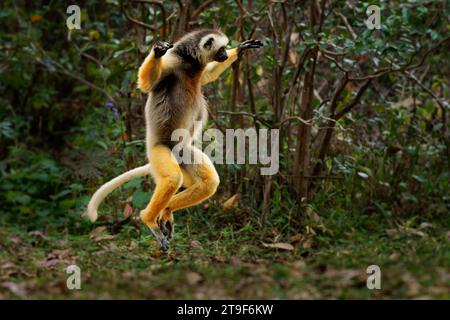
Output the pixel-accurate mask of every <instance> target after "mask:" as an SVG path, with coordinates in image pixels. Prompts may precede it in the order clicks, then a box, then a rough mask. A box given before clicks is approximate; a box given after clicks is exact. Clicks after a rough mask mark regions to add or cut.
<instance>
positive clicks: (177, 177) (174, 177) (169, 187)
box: [138, 49, 238, 229]
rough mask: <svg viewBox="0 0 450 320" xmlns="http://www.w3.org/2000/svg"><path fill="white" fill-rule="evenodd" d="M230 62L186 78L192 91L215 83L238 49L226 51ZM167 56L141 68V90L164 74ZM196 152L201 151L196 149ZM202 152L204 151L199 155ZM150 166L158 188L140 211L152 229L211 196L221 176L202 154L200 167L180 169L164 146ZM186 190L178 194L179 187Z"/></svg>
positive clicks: (151, 59)
mask: <svg viewBox="0 0 450 320" xmlns="http://www.w3.org/2000/svg"><path fill="white" fill-rule="evenodd" d="M227 55H228V59H227V60H225V61H224V62H210V63H208V64H207V65H206V67H205V69H204V70H203V72H202V73H201V74H199V77H196V78H194V79H186V83H185V84H186V85H187V88H188V90H189V91H191V92H192V93H193V94H195V93H196V92H197V90H198V86H199V85H205V84H207V83H210V82H212V81H215V80H216V79H217V78H218V77H219V76H220V74H222V73H223V72H224V71H225V70H226V69H227V68H228V67H229V66H230V65H231V64H232V63H233V62H235V61H236V60H237V58H238V54H237V49H230V50H227ZM164 59H165V56H163V57H161V58H159V59H155V57H154V51H153V50H152V52H151V53H150V55H149V56H148V57H147V58H146V59H145V61H144V62H143V64H142V66H141V67H140V68H139V74H138V88H139V89H140V90H142V91H143V92H149V91H150V90H151V88H152V86H153V84H154V83H156V81H158V79H159V78H160V77H161V75H162V74H163V72H164V68H165V66H166V64H165V61H164ZM194 152H200V151H199V150H196V149H195V150H194ZM200 153H201V152H200ZM150 154H151V159H149V160H150V163H151V165H152V172H153V174H154V176H155V179H156V188H155V191H154V193H153V196H152V199H151V201H150V203H149V204H148V206H147V207H146V208H145V209H144V210H142V211H141V215H140V216H141V219H142V221H143V222H144V223H145V224H146V225H147V226H148V227H149V228H152V229H153V228H156V227H157V226H158V219H162V220H163V221H166V220H170V221H171V222H173V212H174V211H175V210H179V209H184V208H187V207H190V206H193V205H196V204H199V203H200V202H202V201H203V200H205V199H207V198H209V197H210V196H212V195H213V194H214V193H215V191H216V189H217V186H218V185H219V176H218V174H217V172H216V170H215V168H214V166H213V165H212V163H211V161H210V160H209V159H208V158H207V157H206V156H205V155H204V154H203V153H201V154H200V157H201V158H202V161H201V163H200V164H196V165H187V166H186V167H185V168H181V167H180V166H179V165H178V164H177V162H176V159H175V157H174V156H173V155H172V153H171V150H170V149H169V148H168V147H166V146H162V145H156V146H154V147H153V149H152V150H151V153H150ZM181 185H183V186H184V187H186V189H185V190H183V191H182V192H180V193H178V194H176V192H177V191H178V189H179V188H180V186H181Z"/></svg>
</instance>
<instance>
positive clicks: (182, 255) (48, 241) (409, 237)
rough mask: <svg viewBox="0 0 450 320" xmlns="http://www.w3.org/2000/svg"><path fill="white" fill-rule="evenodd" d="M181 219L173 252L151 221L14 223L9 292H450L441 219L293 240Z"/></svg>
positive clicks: (3, 278)
mask: <svg viewBox="0 0 450 320" xmlns="http://www.w3.org/2000/svg"><path fill="white" fill-rule="evenodd" d="M176 219H178V220H177V224H176V229H175V231H176V234H175V238H174V240H172V243H171V248H170V251H169V252H168V253H167V254H165V253H162V252H160V251H159V250H158V247H157V244H156V243H155V241H154V240H153V238H152V236H151V235H150V233H149V232H147V230H145V228H144V227H143V226H142V225H141V227H140V228H136V227H134V226H132V224H128V225H126V226H124V227H123V228H122V229H121V230H120V232H118V233H115V234H110V233H109V232H108V231H107V229H105V227H99V226H98V225H94V226H89V228H90V230H89V232H87V233H86V234H82V233H80V234H69V233H68V232H66V233H64V234H62V233H51V232H49V233H43V232H41V231H37V230H34V231H33V230H31V231H24V230H23V229H20V228H18V227H9V226H7V225H5V226H3V227H2V228H1V229H0V298H1V299H10V298H13V299H53V298H59V299H119V298H122V299H130V298H134V299H184V298H186V299H320V298H325V299H330V298H341V299H342V298H346V299H372V298H375V299H390V298H419V299H420V298H422V299H428V298H438V299H449V298H450V289H449V286H448V283H450V275H449V270H450V259H449V258H450V254H449V250H448V244H449V239H448V237H449V233H448V230H446V228H444V227H442V226H438V225H436V224H433V223H421V224H420V225H419V226H416V227H415V228H413V227H398V228H394V229H381V228H380V230H379V231H376V232H374V231H371V232H368V231H367V230H361V229H360V230H357V229H354V228H349V229H348V230H347V231H346V232H344V233H342V234H341V235H339V236H338V237H337V236H333V234H328V233H327V232H325V233H321V232H318V231H313V232H311V233H309V234H306V235H300V234H297V235H292V236H290V237H287V238H285V241H284V242H283V241H279V240H280V239H281V238H280V236H278V235H273V238H272V240H271V243H269V240H267V237H266V238H265V239H266V241H265V242H264V243H263V241H261V238H258V237H259V236H258V232H257V231H256V230H255V229H254V228H253V227H252V225H251V224H250V223H248V224H246V225H244V226H243V227H242V228H240V229H239V230H233V228H234V227H233V225H228V226H225V227H223V228H222V227H221V229H220V230H219V231H218V230H217V225H214V219H213V220H206V219H205V218H204V216H202V215H201V214H200V213H194V214H190V215H186V214H180V215H179V216H177V217H176ZM211 221H213V222H211ZM255 235H256V236H255ZM283 239H284V238H283ZM277 240H278V241H277ZM268 243H269V246H268ZM270 245H272V247H271V246H270ZM274 246H275V247H274ZM71 264H76V265H77V266H79V267H80V270H81V289H80V290H69V289H68V288H67V286H66V280H67V277H68V276H69V275H68V274H67V273H66V268H67V266H69V265H71ZM373 264H375V265H378V266H379V267H380V269H381V289H380V290H369V289H368V288H367V282H366V281H367V277H368V275H367V273H366V269H367V267H368V266H369V265H373Z"/></svg>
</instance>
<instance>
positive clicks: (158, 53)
mask: <svg viewBox="0 0 450 320" xmlns="http://www.w3.org/2000/svg"><path fill="white" fill-rule="evenodd" d="M170 48H173V44H171V43H169V42H166V41H158V42H156V43H155V46H154V47H153V50H154V51H155V58H161V57H162V56H163V55H165V54H166V52H167V50H169V49H170Z"/></svg>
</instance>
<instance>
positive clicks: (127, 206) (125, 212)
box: [123, 203, 133, 218]
mask: <svg viewBox="0 0 450 320" xmlns="http://www.w3.org/2000/svg"><path fill="white" fill-rule="evenodd" d="M132 214H133V207H132V206H131V205H130V204H129V203H127V204H125V208H124V209H123V216H124V217H125V218H129V217H130V216H131V215H132Z"/></svg>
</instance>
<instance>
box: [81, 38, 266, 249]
mask: <svg viewBox="0 0 450 320" xmlns="http://www.w3.org/2000/svg"><path fill="white" fill-rule="evenodd" d="M227 44H228V38H227V37H226V36H225V34H223V33H222V32H220V31H218V30H199V31H194V32H191V33H188V34H186V35H185V36H184V37H182V38H181V39H180V40H178V41H177V42H176V43H174V44H173V45H171V44H169V43H167V42H157V43H156V44H155V45H154V47H153V49H152V50H151V52H150V54H149V55H148V56H147V58H146V59H145V60H144V62H143V64H142V65H141V67H140V68H139V72H138V88H139V89H140V90H141V91H142V92H144V93H148V94H149V95H148V99H147V103H146V106H145V122H146V150H147V157H148V161H149V164H147V165H144V166H141V167H138V168H135V169H132V170H130V171H128V172H125V173H123V174H122V175H120V176H118V177H116V178H114V179H112V180H111V181H109V182H108V183H106V184H104V185H103V186H102V187H100V188H99V189H98V190H97V191H96V192H95V194H94V195H93V197H92V199H91V200H90V202H89V205H88V209H87V213H88V216H89V218H90V220H91V221H92V222H94V221H95V220H96V219H97V208H98V206H99V205H100V203H101V202H102V201H103V199H104V198H105V197H106V196H107V195H108V194H109V193H111V192H112V191H113V190H114V189H116V188H117V187H119V186H120V185H122V184H124V183H125V182H127V181H129V180H131V179H133V178H136V177H140V176H145V175H148V174H151V175H152V176H153V178H154V180H155V182H156V188H155V191H154V193H153V196H152V198H151V200H150V203H149V204H148V205H147V207H146V208H145V209H144V210H142V211H141V213H140V217H141V220H142V221H143V222H144V223H145V224H146V225H147V226H148V227H149V228H150V230H151V231H152V232H153V234H154V235H155V237H156V239H157V240H158V242H159V244H160V246H161V249H162V250H163V251H166V250H167V249H168V247H169V241H170V239H171V238H172V236H173V230H174V229H173V227H174V226H173V212H174V211H175V210H179V209H183V208H187V207H190V206H193V205H196V204H199V203H200V202H202V201H204V200H206V199H207V198H209V197H210V196H212V195H213V194H214V193H215V192H216V189H217V187H218V185H219V176H218V174H217V172H216V170H215V168H214V166H213V164H212V162H211V160H210V159H209V158H208V157H207V156H206V155H205V154H204V153H203V152H202V151H201V150H199V149H197V148H195V147H194V146H193V145H192V139H193V137H195V134H196V132H194V122H195V121H198V120H201V121H203V122H204V121H206V118H207V105H206V101H205V99H204V97H203V94H202V89H201V86H202V85H205V84H207V83H209V82H212V81H215V80H216V79H217V78H218V77H219V75H220V74H221V73H222V72H224V71H225V70H226V69H227V68H228V67H229V66H230V65H231V64H232V63H233V62H235V61H236V60H237V59H238V58H239V57H240V56H241V55H242V53H243V52H244V50H246V49H250V48H260V47H261V46H262V42H261V41H259V40H247V41H244V42H242V43H241V44H240V45H239V46H238V47H237V48H234V49H229V50H226V49H225V46H226V45H227ZM176 129H186V130H188V132H189V133H190V137H189V141H187V142H186V141H183V144H184V143H185V145H186V146H185V148H184V149H183V152H191V154H192V155H194V157H196V159H200V161H196V163H195V164H179V163H178V162H177V160H176V158H175V156H174V154H173V153H172V150H171V148H172V147H173V146H174V143H175V142H174V141H172V140H171V135H172V132H173V131H174V130H176ZM181 186H183V187H184V188H185V189H184V190H183V191H181V192H179V193H177V191H178V189H179V188H180V187H181Z"/></svg>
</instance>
